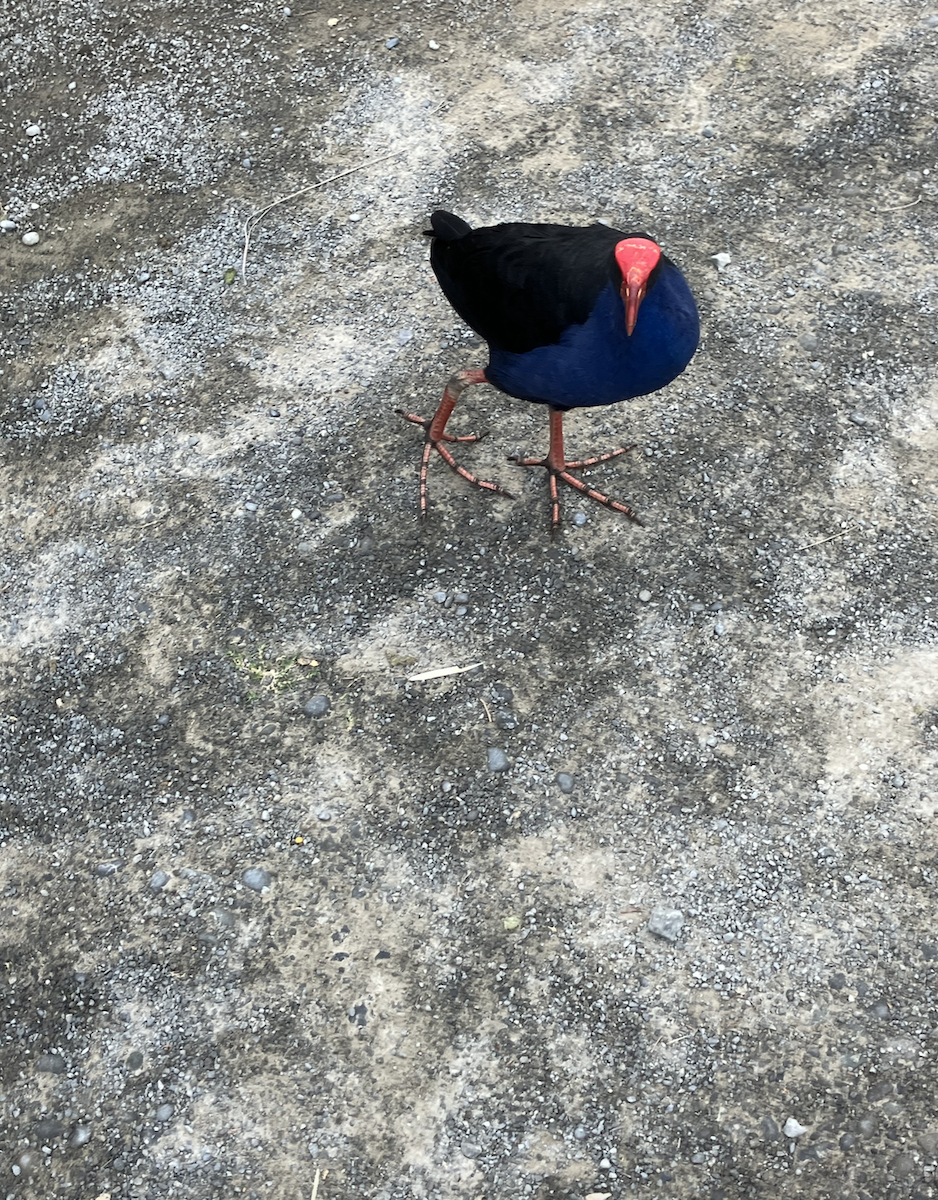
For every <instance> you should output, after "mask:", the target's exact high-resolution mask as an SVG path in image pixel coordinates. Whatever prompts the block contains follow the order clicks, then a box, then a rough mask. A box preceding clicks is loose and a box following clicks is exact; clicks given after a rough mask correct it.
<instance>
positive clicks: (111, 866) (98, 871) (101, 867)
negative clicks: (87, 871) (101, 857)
mask: <svg viewBox="0 0 938 1200" xmlns="http://www.w3.org/2000/svg"><path fill="white" fill-rule="evenodd" d="M123 865H124V860H123V859H122V858H112V859H111V861H110V862H99V863H98V864H97V866H96V867H95V869H94V873H95V875H100V876H101V877H102V878H106V877H107V876H108V875H116V874H117V872H118V871H119V870H120V869H121V867H122V866H123Z"/></svg>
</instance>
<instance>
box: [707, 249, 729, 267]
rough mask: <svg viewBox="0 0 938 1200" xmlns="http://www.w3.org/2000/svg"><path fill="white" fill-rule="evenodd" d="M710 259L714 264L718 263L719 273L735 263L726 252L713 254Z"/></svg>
mask: <svg viewBox="0 0 938 1200" xmlns="http://www.w3.org/2000/svg"><path fill="white" fill-rule="evenodd" d="M710 258H711V260H712V261H713V262H715V263H716V265H717V270H718V271H722V270H723V269H724V268H726V267H728V266H729V265H730V263H731V262H732V261H733V260H732V258H731V257H730V256H729V255H728V254H727V253H726V251H725V250H721V251H720V253H719V254H711V255H710Z"/></svg>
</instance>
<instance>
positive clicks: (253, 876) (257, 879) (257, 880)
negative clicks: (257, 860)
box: [241, 867, 271, 892]
mask: <svg viewBox="0 0 938 1200" xmlns="http://www.w3.org/2000/svg"><path fill="white" fill-rule="evenodd" d="M241 879H242V882H243V883H244V886H245V887H249V888H250V889H251V891H252V892H262V891H263V890H264V888H266V887H270V880H271V875H270V872H269V871H265V870H264V868H263V867H250V868H249V869H248V870H247V871H245V872H244V874H243V875H242V876H241Z"/></svg>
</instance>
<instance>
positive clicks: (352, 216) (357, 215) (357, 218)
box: [348, 213, 362, 223]
mask: <svg viewBox="0 0 938 1200" xmlns="http://www.w3.org/2000/svg"><path fill="white" fill-rule="evenodd" d="M348 219H349V220H350V221H355V222H356V223H357V222H358V221H360V220H361V219H362V215H361V213H349V217H348Z"/></svg>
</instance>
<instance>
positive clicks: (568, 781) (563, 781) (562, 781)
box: [557, 771, 573, 796]
mask: <svg viewBox="0 0 938 1200" xmlns="http://www.w3.org/2000/svg"><path fill="white" fill-rule="evenodd" d="M557 786H558V787H559V788H560V790H561V791H562V792H563V794H564V795H565V796H569V795H570V793H571V792H572V791H573V776H572V775H568V774H567V773H566V772H565V771H559V772H558V773H557Z"/></svg>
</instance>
